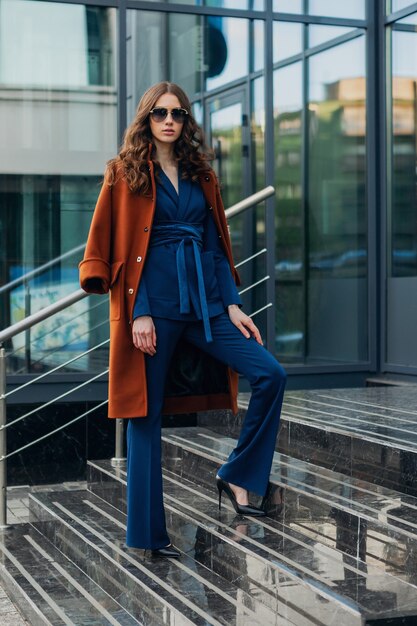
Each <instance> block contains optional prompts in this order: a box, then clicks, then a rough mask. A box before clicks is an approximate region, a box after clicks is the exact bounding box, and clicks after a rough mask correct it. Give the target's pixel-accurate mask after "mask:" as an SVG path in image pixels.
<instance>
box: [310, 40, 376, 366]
mask: <svg viewBox="0 0 417 626" xmlns="http://www.w3.org/2000/svg"><path fill="white" fill-rule="evenodd" d="M309 73H310V84H309V148H308V155H309V159H308V168H309V169H308V179H309V188H308V206H309V215H308V223H309V240H308V253H309V281H308V330H309V334H308V356H309V358H310V359H311V360H313V361H317V362H320V361H326V360H327V361H332V362H338V361H339V362H340V361H352V362H355V361H363V360H366V359H367V357H368V353H367V206H366V107H365V103H366V100H365V97H366V79H365V38H364V37H361V38H359V39H355V40H354V41H350V42H347V43H345V44H343V45H339V46H336V47H335V48H331V49H330V50H326V51H325V52H322V53H320V54H317V55H313V56H312V57H311V59H310V68H309Z"/></svg>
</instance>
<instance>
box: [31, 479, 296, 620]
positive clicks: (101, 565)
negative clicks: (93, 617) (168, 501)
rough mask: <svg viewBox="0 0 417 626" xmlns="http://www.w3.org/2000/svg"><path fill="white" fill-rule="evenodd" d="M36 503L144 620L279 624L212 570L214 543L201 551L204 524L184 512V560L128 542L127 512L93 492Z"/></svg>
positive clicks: (41, 520) (66, 548) (60, 543)
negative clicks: (197, 543)
mask: <svg viewBox="0 0 417 626" xmlns="http://www.w3.org/2000/svg"><path fill="white" fill-rule="evenodd" d="M30 506H31V518H32V523H33V524H34V525H35V527H36V528H37V529H38V530H39V531H40V532H42V533H44V534H45V536H47V537H48V539H49V540H50V541H51V542H52V543H53V544H54V545H56V546H57V547H58V548H59V550H60V551H62V552H63V553H64V554H65V555H66V556H67V557H68V558H69V559H70V560H71V561H73V562H74V563H76V564H77V565H78V567H80V568H81V569H82V570H83V571H85V572H86V573H87V575H88V576H89V577H91V578H92V579H93V580H95V581H96V582H97V583H98V584H99V585H100V586H101V587H102V588H103V589H104V590H106V591H107V593H108V594H109V595H111V596H112V597H114V598H115V599H117V601H118V602H119V603H120V604H121V605H123V606H124V607H125V608H126V609H127V610H128V611H129V612H130V613H131V614H132V615H133V616H135V617H136V619H138V620H140V622H141V623H142V624H146V625H149V626H153V625H154V624H159V623H164V624H165V623H166V624H177V623H180V624H181V623H193V624H213V625H218V624H224V625H234V624H236V625H237V624H239V625H240V624H242V625H245V626H246V625H247V626H250V625H253V626H255V625H261V624H262V626H265V625H269V624H271V625H277V626H278V623H279V622H278V615H277V614H276V613H275V612H272V611H271V610H269V609H268V607H266V606H263V605H261V604H260V603H259V602H258V601H257V600H256V598H255V599H252V598H251V596H250V595H249V594H248V593H247V592H246V591H245V590H244V589H242V588H239V587H238V586H237V585H235V584H234V583H233V582H227V581H226V580H225V579H224V578H222V577H221V576H219V575H218V574H216V573H215V572H214V571H212V570H211V568H210V567H209V563H208V562H207V558H208V556H209V555H208V552H207V550H205V551H204V557H205V559H201V560H198V559H195V558H193V557H194V555H193V554H192V550H191V548H190V545H191V543H192V535H193V534H195V533H196V532H197V531H198V529H197V527H194V528H193V527H192V525H190V523H189V522H188V520H184V519H182V518H181V517H180V516H179V515H174V517H175V518H176V519H175V523H176V527H177V528H178V534H179V535H180V536H179V537H178V540H176V541H175V544H176V545H177V546H178V547H179V548H180V549H181V550H182V552H183V554H182V557H181V559H180V560H178V561H177V560H163V559H152V558H150V556H147V554H146V553H145V552H144V551H143V550H134V549H131V548H127V547H126V546H125V544H124V541H125V521H126V520H125V515H124V514H122V513H121V512H120V511H118V510H117V509H115V508H114V507H113V506H110V505H109V504H107V503H105V502H104V501H102V500H100V499H99V498H97V497H96V496H94V495H93V494H91V493H89V492H87V491H81V492H79V493H78V494H77V493H76V492H73V493H72V494H68V493H66V494H63V493H55V494H54V493H48V494H47V493H37V494H35V495H33V497H31V501H30ZM280 615H281V617H284V615H283V614H282V611H281V610H280ZM288 623H289V624H291V622H290V621H289V622H288Z"/></svg>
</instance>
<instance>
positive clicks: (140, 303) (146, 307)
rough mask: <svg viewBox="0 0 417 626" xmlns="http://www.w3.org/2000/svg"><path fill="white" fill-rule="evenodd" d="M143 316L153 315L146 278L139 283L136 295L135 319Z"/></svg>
mask: <svg viewBox="0 0 417 626" xmlns="http://www.w3.org/2000/svg"><path fill="white" fill-rule="evenodd" d="M142 315H152V313H151V305H150V304H149V298H148V290H147V288H146V281H145V277H144V276H142V278H141V279H140V282H139V288H138V292H137V294H136V300H135V306H134V309H133V319H136V318H137V317H140V316H142Z"/></svg>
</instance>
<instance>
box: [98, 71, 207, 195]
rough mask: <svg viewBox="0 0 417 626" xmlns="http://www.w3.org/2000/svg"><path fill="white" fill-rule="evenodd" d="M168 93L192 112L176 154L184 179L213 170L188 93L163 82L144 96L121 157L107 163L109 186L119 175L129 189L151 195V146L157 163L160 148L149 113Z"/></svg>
mask: <svg viewBox="0 0 417 626" xmlns="http://www.w3.org/2000/svg"><path fill="white" fill-rule="evenodd" d="M165 93H172V94H174V95H175V96H177V98H178V100H179V102H180V104H181V106H182V107H183V108H184V109H186V110H187V111H188V115H187V117H186V120H185V122H184V125H183V128H182V132H181V135H180V137H179V138H178V140H177V141H176V142H175V146H174V154H175V158H176V160H177V161H178V164H180V165H181V172H182V177H183V178H190V179H191V180H197V179H198V177H199V176H200V175H201V174H204V173H206V172H207V171H208V170H209V169H210V166H209V163H208V162H209V161H210V160H212V159H213V154H212V151H210V150H209V149H208V148H207V146H206V144H205V141H204V134H203V131H202V129H201V128H200V126H199V125H198V124H197V122H196V121H195V119H194V117H193V114H192V109H191V103H190V101H189V99H188V97H187V95H186V94H185V92H184V91H183V90H182V89H181V87H179V86H178V85H176V84H175V83H169V82H166V81H164V82H161V83H157V84H156V85H153V86H152V87H149V89H148V90H147V91H145V93H144V94H143V96H142V98H141V99H140V101H139V104H138V107H137V109H136V115H135V118H134V120H133V122H132V123H131V124H130V126H128V127H127V129H126V130H125V133H124V136H123V145H122V147H121V149H120V151H119V154H118V155H117V157H115V158H114V159H110V161H108V162H107V169H106V172H105V175H104V180H105V182H106V183H107V184H108V185H113V184H114V183H115V182H116V178H117V176H118V174H117V173H118V172H119V173H121V174H122V176H124V178H125V179H126V182H127V184H128V186H129V189H130V190H131V191H133V192H137V193H140V194H142V195H149V194H150V192H151V180H150V173H149V169H148V159H149V147H150V144H152V148H151V154H150V158H151V159H152V160H153V161H154V162H155V163H156V164H157V165H158V162H157V161H156V160H155V153H156V148H155V144H154V142H153V136H152V133H151V128H150V124H149V111H151V109H153V107H154V106H155V105H156V103H157V101H158V100H159V98H160V97H161V96H162V95H163V94H165Z"/></svg>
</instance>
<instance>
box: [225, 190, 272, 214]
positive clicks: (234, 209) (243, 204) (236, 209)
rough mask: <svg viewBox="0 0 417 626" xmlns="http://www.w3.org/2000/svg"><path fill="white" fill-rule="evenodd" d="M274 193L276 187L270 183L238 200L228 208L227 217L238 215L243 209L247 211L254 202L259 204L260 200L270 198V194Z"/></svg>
mask: <svg viewBox="0 0 417 626" xmlns="http://www.w3.org/2000/svg"><path fill="white" fill-rule="evenodd" d="M274 193H275V189H274V188H273V186H272V185H268V187H265V188H264V189H261V191H257V192H256V193H253V194H252V195H251V196H248V197H247V198H245V199H244V200H241V201H240V202H237V203H236V204H234V205H233V206H231V207H230V208H229V209H226V211H225V213H226V218H230V217H233V216H235V215H238V214H239V213H242V211H246V209H250V208H251V207H252V206H253V205H254V204H259V202H262V201H263V200H266V198H269V196H273V195H274Z"/></svg>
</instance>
